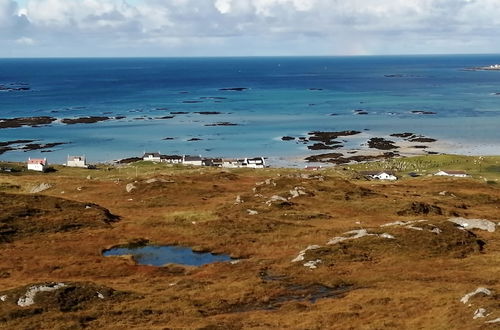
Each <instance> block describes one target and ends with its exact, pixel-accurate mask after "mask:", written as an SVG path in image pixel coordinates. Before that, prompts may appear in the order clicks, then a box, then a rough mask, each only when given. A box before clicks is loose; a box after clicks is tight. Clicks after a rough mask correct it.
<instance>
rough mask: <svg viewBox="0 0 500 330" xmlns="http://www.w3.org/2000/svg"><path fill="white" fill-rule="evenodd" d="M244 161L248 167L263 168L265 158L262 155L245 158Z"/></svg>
mask: <svg viewBox="0 0 500 330" xmlns="http://www.w3.org/2000/svg"><path fill="white" fill-rule="evenodd" d="M245 163H246V164H247V167H250V168H265V167H266V160H265V159H264V157H256V158H245Z"/></svg>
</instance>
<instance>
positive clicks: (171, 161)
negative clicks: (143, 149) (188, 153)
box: [160, 155, 182, 164]
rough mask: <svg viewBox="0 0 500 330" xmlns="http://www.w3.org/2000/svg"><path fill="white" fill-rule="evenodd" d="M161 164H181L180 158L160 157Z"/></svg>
mask: <svg viewBox="0 0 500 330" xmlns="http://www.w3.org/2000/svg"><path fill="white" fill-rule="evenodd" d="M160 158H161V162H162V163H167V164H181V163H182V156H178V155H160Z"/></svg>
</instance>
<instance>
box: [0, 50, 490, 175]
mask: <svg viewBox="0 0 500 330" xmlns="http://www.w3.org/2000/svg"><path fill="white" fill-rule="evenodd" d="M497 63H500V55H467V56H465V55H454V56H444V55H443V56H366V57H248V58H113V59H111V58H110V59H102V58H95V59H94V58H86V59H0V86H3V87H4V90H3V91H0V118H2V119H8V118H17V117H33V116H49V117H54V118H55V119H56V120H55V121H54V122H53V123H52V124H49V125H35V127H31V126H23V127H17V128H2V129H0V142H6V141H14V140H36V141H35V142H32V143H38V144H47V143H65V144H61V145H55V146H53V147H49V148H45V149H40V150H29V151H26V150H23V149H22V147H23V145H22V144H13V145H11V146H12V147H13V148H12V149H14V150H7V151H5V152H4V153H3V154H1V155H0V160H8V161H24V160H26V159H27V158H28V157H47V158H48V159H49V162H50V163H63V162H64V161H65V160H66V157H67V155H86V156H87V159H88V160H89V161H90V162H106V161H111V160H115V159H121V158H125V157H132V156H140V155H142V153H143V152H145V151H146V152H158V151H159V152H161V153H164V154H180V155H182V154H190V155H202V156H207V157H254V156H265V157H269V163H270V164H271V165H273V164H275V165H283V164H285V165H290V166H303V163H302V162H301V161H300V160H299V159H300V158H302V157H304V156H309V155H314V154H318V153H322V152H329V151H328V150H325V151H318V150H309V149H308V145H306V144H304V143H300V142H299V141H298V140H297V139H298V138H299V137H307V136H308V133H309V132H312V131H344V130H357V131H360V132H362V134H359V135H356V136H354V137H349V138H341V139H344V140H343V141H342V143H343V144H344V147H345V148H346V149H363V148H365V149H366V148H367V146H366V141H367V139H369V138H370V137H386V138H389V135H390V134H393V133H402V132H412V133H415V134H417V135H422V136H425V137H430V138H434V139H437V140H438V141H439V142H443V143H445V144H446V145H447V146H448V148H447V150H446V152H449V153H459V154H500V134H499V128H498V127H499V126H500V71H467V70H464V69H465V68H469V67H479V66H487V65H491V64H497ZM20 87H27V88H26V90H22V88H20ZM496 93H499V94H498V95H496ZM86 116H103V117H109V118H110V119H109V120H106V121H100V122H96V123H91V124H85V123H79V124H72V125H68V124H64V123H63V122H61V120H63V119H65V118H79V117H86ZM116 117H118V118H116ZM170 117H172V118H170ZM284 136H290V137H293V138H295V140H290V141H282V137H284ZM428 150H432V145H430V146H429V149H428Z"/></svg>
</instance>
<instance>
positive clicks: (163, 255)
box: [103, 245, 232, 267]
mask: <svg viewBox="0 0 500 330" xmlns="http://www.w3.org/2000/svg"><path fill="white" fill-rule="evenodd" d="M123 255H132V257H133V258H134V260H135V262H137V263H138V264H140V265H149V266H158V267H160V266H164V265H166V264H181V265H187V266H202V265H206V264H211V263H214V262H224V261H230V260H232V258H231V257H230V256H228V255H225V254H213V253H199V252H194V251H193V250H192V249H190V248H187V247H182V246H157V245H147V246H141V247H133V248H126V247H115V248H112V249H109V250H105V251H104V252H103V256H105V257H110V256H123Z"/></svg>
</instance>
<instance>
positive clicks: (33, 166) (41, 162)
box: [27, 158, 48, 172]
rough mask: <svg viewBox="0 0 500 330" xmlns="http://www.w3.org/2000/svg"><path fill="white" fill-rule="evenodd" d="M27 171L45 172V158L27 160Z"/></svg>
mask: <svg viewBox="0 0 500 330" xmlns="http://www.w3.org/2000/svg"><path fill="white" fill-rule="evenodd" d="M27 165H28V170H32V171H37V172H45V171H46V170H47V165H48V163H47V158H43V159H41V158H28V162H27Z"/></svg>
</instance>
